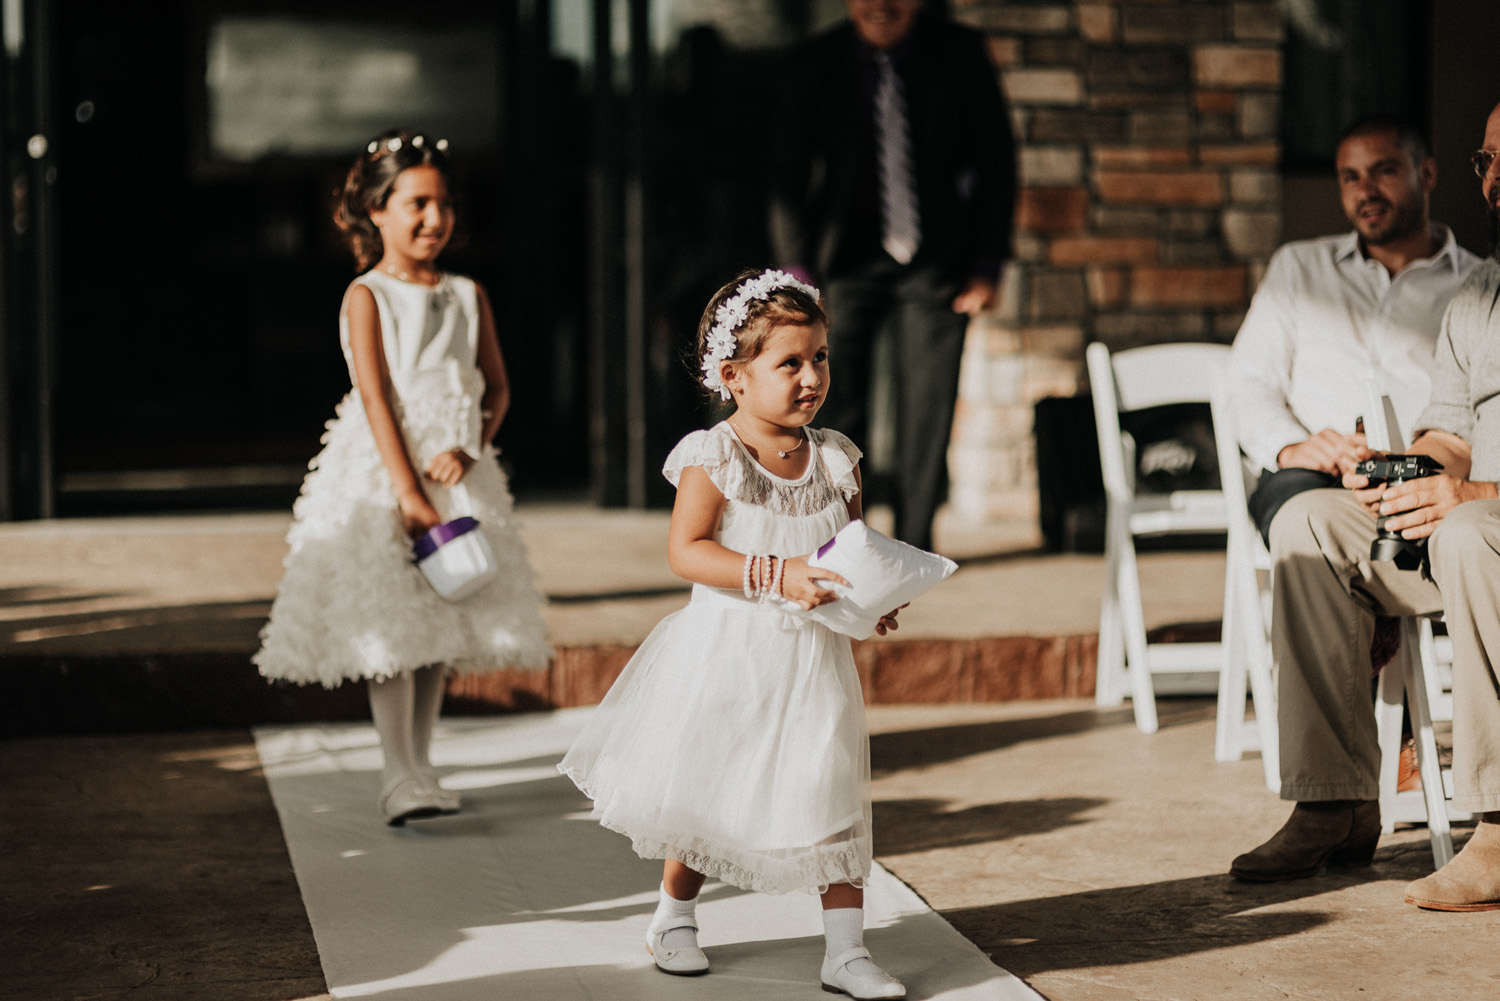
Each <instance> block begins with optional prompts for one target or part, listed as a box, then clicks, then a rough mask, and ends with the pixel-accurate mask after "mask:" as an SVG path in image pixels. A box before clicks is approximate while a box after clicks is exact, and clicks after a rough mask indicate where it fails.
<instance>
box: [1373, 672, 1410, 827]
mask: <svg viewBox="0 0 1500 1001" xmlns="http://www.w3.org/2000/svg"><path fill="white" fill-rule="evenodd" d="M1402 647H1403V649H1402V650H1401V651H1400V652H1399V653H1398V654H1397V655H1396V656H1397V658H1398V659H1403V660H1404V658H1405V657H1406V656H1407V654H1408V651H1407V650H1406V649H1404V647H1405V643H1404V642H1403V643H1402ZM1405 668H1406V665H1405V664H1404V663H1402V664H1387V665H1386V666H1385V668H1384V669H1383V670H1382V671H1381V672H1380V681H1379V683H1378V684H1377V685H1376V689H1375V734H1376V740H1377V741H1378V742H1379V744H1380V830H1381V832H1382V833H1384V834H1389V833H1391V832H1392V831H1394V830H1395V829H1396V800H1397V798H1398V795H1399V794H1398V793H1397V792H1396V785H1397V776H1398V775H1399V774H1400V770H1401V706H1402V701H1403V699H1404V697H1405V694H1406V674H1407V671H1406V669H1405Z"/></svg>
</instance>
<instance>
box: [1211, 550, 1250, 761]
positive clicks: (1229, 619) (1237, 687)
mask: <svg viewBox="0 0 1500 1001" xmlns="http://www.w3.org/2000/svg"><path fill="white" fill-rule="evenodd" d="M1227 561H1228V565H1227V567H1226V568H1225V573H1224V616H1223V626H1222V631H1221V633H1220V637H1219V638H1220V644H1221V646H1222V649H1223V662H1222V664H1221V665H1220V667H1219V701H1218V711H1217V713H1216V720H1215V723H1214V760H1215V761H1238V760H1240V758H1241V757H1242V756H1243V754H1244V739H1243V738H1244V731H1245V696H1246V691H1245V680H1246V673H1247V670H1246V658H1247V657H1248V656H1249V650H1248V646H1249V636H1248V635H1247V633H1248V625H1247V623H1245V622H1244V621H1243V615H1242V609H1243V608H1244V605H1243V604H1242V602H1243V595H1242V589H1241V588H1240V586H1239V576H1240V573H1241V572H1242V571H1241V568H1240V564H1239V560H1238V558H1237V557H1236V554H1235V548H1234V546H1233V545H1232V544H1231V545H1230V547H1229V551H1228V553H1227Z"/></svg>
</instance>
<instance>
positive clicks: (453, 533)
mask: <svg viewBox="0 0 1500 1001" xmlns="http://www.w3.org/2000/svg"><path fill="white" fill-rule="evenodd" d="M478 527H479V521H478V519H475V518H470V517H469V516H468V515H464V516H463V517H461V518H454V519H453V520H452V521H445V522H443V523H442V524H441V525H438V526H437V527H436V528H431V529H428V531H427V533H426V534H424V535H423V536H422V537H421V538H420V539H418V540H417V541H416V542H413V543H412V544H411V558H412V562H413V563H421V562H422V561H423V560H425V559H426V558H427V557H429V556H431V555H432V554H433V553H435V552H437V551H438V549H439V548H440V547H442V546H443V545H444V544H446V543H449V542H452V541H453V540H454V539H456V538H458V537H459V536H460V535H466V534H468V533H469V532H472V531H474V529H476V528H478Z"/></svg>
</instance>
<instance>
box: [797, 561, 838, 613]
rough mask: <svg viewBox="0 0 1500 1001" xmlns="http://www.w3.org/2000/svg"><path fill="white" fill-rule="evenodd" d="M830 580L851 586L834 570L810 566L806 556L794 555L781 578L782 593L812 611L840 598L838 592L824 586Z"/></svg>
mask: <svg viewBox="0 0 1500 1001" xmlns="http://www.w3.org/2000/svg"><path fill="white" fill-rule="evenodd" d="M829 582H832V583H834V584H842V585H844V586H845V587H849V586H850V584H849V582H848V581H847V580H845V579H844V578H842V577H840V576H839V575H838V574H836V573H834V572H833V571H832V570H824V569H823V568H822V567H811V566H808V565H807V557H806V556H793V557H791V558H790V559H788V560H787V561H786V572H785V573H784V574H783V575H782V578H781V594H782V596H783V597H784V598H786V599H787V600H789V601H795V602H796V603H797V604H798V605H801V606H802V607H803V608H804V609H806V610H808V611H811V610H812V609H814V608H817V607H818V606H819V605H826V604H828V603H829V602H830V601H838V600H839V596H838V595H837V594H834V593H833V592H832V591H830V590H829V589H828V588H827V587H824V586H822V585H824V584H827V583H829Z"/></svg>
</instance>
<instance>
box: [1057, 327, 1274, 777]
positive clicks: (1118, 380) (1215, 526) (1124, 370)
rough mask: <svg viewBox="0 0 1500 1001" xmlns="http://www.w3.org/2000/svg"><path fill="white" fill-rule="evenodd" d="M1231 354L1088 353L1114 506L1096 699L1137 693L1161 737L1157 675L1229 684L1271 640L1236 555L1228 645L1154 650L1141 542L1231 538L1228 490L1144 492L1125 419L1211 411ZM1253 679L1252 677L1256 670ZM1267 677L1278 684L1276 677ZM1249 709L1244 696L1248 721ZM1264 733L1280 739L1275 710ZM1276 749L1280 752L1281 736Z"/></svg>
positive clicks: (1222, 350) (1142, 714) (1220, 348)
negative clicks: (1163, 409)
mask: <svg viewBox="0 0 1500 1001" xmlns="http://www.w3.org/2000/svg"><path fill="white" fill-rule="evenodd" d="M1228 356H1229V348H1228V347H1226V346H1224V345H1222V344H1158V345H1152V346H1150V347H1143V348H1132V349H1130V350H1127V351H1121V352H1118V353H1116V354H1113V355H1111V353H1110V351H1109V349H1108V348H1106V347H1105V346H1104V345H1103V344H1099V343H1094V344H1090V345H1089V347H1088V350H1087V351H1086V352H1085V357H1086V359H1087V362H1088V371H1089V381H1090V384H1091V387H1092V393H1093V401H1094V421H1095V427H1096V429H1097V430H1098V436H1099V464H1100V471H1101V473H1102V474H1103V479H1104V493H1105V504H1106V513H1105V544H1104V552H1105V578H1104V595H1103V601H1102V603H1101V605H1100V612H1099V657H1098V670H1097V681H1096V689H1095V692H1096V694H1095V700H1096V702H1097V703H1098V704H1099V705H1101V706H1115V705H1119V704H1120V703H1121V702H1123V701H1124V698H1125V696H1126V694H1129V695H1130V697H1131V700H1132V702H1133V705H1134V709H1135V721H1136V726H1137V728H1138V729H1139V730H1140V731H1141V732H1142V733H1154V732H1155V731H1156V729H1157V715H1156V692H1155V687H1154V685H1153V683H1152V675H1154V674H1180V673H1203V672H1212V673H1216V674H1219V675H1220V677H1221V680H1222V677H1223V674H1224V673H1225V665H1226V660H1227V657H1228V655H1229V654H1231V653H1232V652H1233V651H1235V650H1236V649H1237V648H1238V647H1240V646H1241V645H1242V643H1243V644H1249V643H1252V642H1254V641H1253V639H1251V638H1252V637H1254V636H1255V635H1256V633H1257V631H1258V632H1259V635H1260V637H1261V642H1264V635H1265V634H1264V626H1263V624H1262V616H1261V611H1260V607H1261V604H1260V598H1259V595H1258V592H1257V591H1256V589H1255V587H1254V585H1253V584H1251V585H1250V586H1247V585H1246V579H1247V578H1246V576H1245V573H1244V570H1245V567H1246V563H1245V561H1244V560H1243V559H1242V558H1241V557H1240V556H1235V555H1233V554H1228V555H1229V558H1228V559H1227V560H1226V566H1227V567H1228V568H1229V569H1230V571H1232V572H1234V573H1235V574H1236V575H1237V576H1236V579H1235V580H1234V581H1231V580H1228V579H1226V582H1225V588H1224V624H1223V632H1222V634H1221V635H1222V639H1223V642H1220V643H1148V642H1147V638H1146V619H1145V612H1144V608H1143V606H1142V598H1141V585H1140V576H1139V573H1138V570H1137V565H1136V554H1135V539H1136V537H1137V536H1154V535H1168V534H1208V533H1217V532H1225V533H1227V532H1229V531H1230V521H1231V519H1230V516H1229V510H1230V506H1229V505H1228V504H1227V503H1226V500H1225V491H1224V489H1222V488H1221V489H1218V490H1179V491H1175V492H1173V493H1170V494H1138V493H1137V492H1136V489H1135V487H1136V484H1135V455H1134V452H1135V447H1134V442H1133V441H1132V440H1131V439H1130V437H1129V436H1128V435H1126V434H1124V433H1123V432H1122V431H1121V428H1120V414H1122V413H1129V412H1131V411H1135V410H1142V409H1145V408H1147V407H1158V406H1166V405H1168V404H1174V403H1210V404H1211V403H1212V399H1213V394H1214V392H1215V388H1216V387H1217V386H1218V385H1219V383H1220V382H1221V380H1222V376H1223V372H1224V370H1225V365H1226V363H1227V360H1228ZM1219 427H1224V428H1226V433H1227V425H1225V424H1224V423H1223V422H1218V423H1217V424H1216V431H1215V440H1216V447H1218V445H1217V442H1218V439H1219V438H1221V437H1222V435H1221V434H1220V433H1219V432H1218V430H1217V428H1219ZM1221 451H1222V449H1221ZM1235 470H1236V473H1235V475H1240V474H1238V472H1237V470H1238V460H1236V462H1235ZM1221 474H1222V471H1221ZM1222 482H1223V479H1222V475H1221V484H1222ZM1232 496H1233V497H1234V505H1235V506H1236V507H1235V509H1236V510H1238V508H1239V507H1240V506H1243V497H1244V488H1243V482H1240V483H1238V484H1236V485H1235V486H1234V490H1233V494H1232ZM1246 517H1247V519H1248V515H1247V516H1246ZM1252 531H1253V527H1252ZM1236 538H1238V536H1236ZM1247 665H1248V662H1247ZM1246 672H1247V673H1249V670H1248V666H1247V668H1246ZM1250 676H1251V684H1252V685H1254V686H1255V689H1256V690H1255V692H1254V693H1253V694H1255V695H1256V696H1261V697H1258V698H1257V700H1256V706H1257V710H1259V708H1260V707H1261V705H1262V701H1263V697H1264V695H1263V689H1262V686H1261V684H1260V682H1258V681H1257V680H1256V675H1255V674H1251V675H1250ZM1266 677H1267V679H1268V678H1269V671H1267V672H1266ZM1266 684H1267V685H1268V680H1267V682H1266ZM1265 691H1266V692H1268V689H1266V690H1265ZM1243 712H1244V698H1243V696H1241V698H1240V713H1241V719H1243ZM1257 717H1258V718H1259V717H1260V714H1259V712H1257ZM1259 730H1260V732H1261V733H1265V732H1269V733H1271V734H1273V735H1274V733H1275V721H1274V711H1273V713H1272V714H1268V718H1267V719H1265V720H1264V721H1263V722H1262V725H1261V726H1260V727H1259ZM1263 742H1264V741H1263ZM1269 743H1270V745H1271V746H1273V747H1274V746H1275V741H1274V739H1272V740H1270V741H1269Z"/></svg>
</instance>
